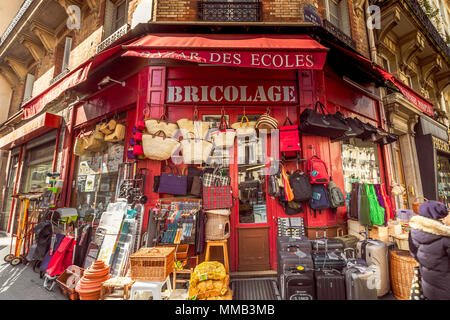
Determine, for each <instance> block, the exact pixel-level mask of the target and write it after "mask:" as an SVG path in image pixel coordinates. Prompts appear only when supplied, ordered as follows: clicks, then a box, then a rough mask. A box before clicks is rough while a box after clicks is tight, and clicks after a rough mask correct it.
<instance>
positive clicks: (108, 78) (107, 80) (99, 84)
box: [97, 76, 125, 89]
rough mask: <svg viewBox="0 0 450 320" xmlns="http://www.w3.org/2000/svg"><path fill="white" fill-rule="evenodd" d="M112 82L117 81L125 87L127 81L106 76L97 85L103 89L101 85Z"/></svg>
mask: <svg viewBox="0 0 450 320" xmlns="http://www.w3.org/2000/svg"><path fill="white" fill-rule="evenodd" d="M110 82H115V83H118V84H120V85H121V86H122V87H125V81H118V80H114V79H112V78H111V77H110V76H106V77H104V78H103V79H102V81H100V82H99V83H98V84H97V85H98V88H99V89H101V87H103V86H105V85H107V84H109V83H110Z"/></svg>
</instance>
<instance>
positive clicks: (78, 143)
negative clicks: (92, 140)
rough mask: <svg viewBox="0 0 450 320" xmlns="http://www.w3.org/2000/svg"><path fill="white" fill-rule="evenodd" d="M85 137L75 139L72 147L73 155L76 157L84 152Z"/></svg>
mask: <svg viewBox="0 0 450 320" xmlns="http://www.w3.org/2000/svg"><path fill="white" fill-rule="evenodd" d="M86 140H87V139H86V137H77V138H75V143H74V146H73V154H74V155H76V156H82V155H83V154H84V151H85V143H86Z"/></svg>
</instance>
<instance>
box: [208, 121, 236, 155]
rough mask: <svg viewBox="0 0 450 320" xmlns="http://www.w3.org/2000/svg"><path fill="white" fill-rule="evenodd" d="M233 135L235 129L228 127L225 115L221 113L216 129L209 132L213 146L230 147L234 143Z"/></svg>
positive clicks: (234, 135)
mask: <svg viewBox="0 0 450 320" xmlns="http://www.w3.org/2000/svg"><path fill="white" fill-rule="evenodd" d="M234 137H236V130H234V129H229V128H228V123H227V120H226V119H225V115H224V114H222V117H221V118H220V124H219V128H218V130H217V131H213V132H212V133H211V140H212V141H213V142H214V147H215V148H222V147H225V148H230V147H232V146H233V145H234Z"/></svg>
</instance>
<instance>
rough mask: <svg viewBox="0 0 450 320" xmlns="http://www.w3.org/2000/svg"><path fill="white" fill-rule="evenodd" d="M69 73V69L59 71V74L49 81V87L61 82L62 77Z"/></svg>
mask: <svg viewBox="0 0 450 320" xmlns="http://www.w3.org/2000/svg"><path fill="white" fill-rule="evenodd" d="M69 72H70V70H69V69H67V68H66V69H64V70H63V71H61V73H60V74H58V75H57V76H56V77H54V78H53V79H52V80H50V85H52V84H54V83H55V82H57V81H58V80H61V79H62V78H64V76H65V75H66V74H68V73H69Z"/></svg>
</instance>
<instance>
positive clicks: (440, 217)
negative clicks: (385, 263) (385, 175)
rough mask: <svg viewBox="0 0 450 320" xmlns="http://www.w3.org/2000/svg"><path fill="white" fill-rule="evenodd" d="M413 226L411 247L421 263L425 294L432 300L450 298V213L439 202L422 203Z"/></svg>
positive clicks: (413, 219)
mask: <svg viewBox="0 0 450 320" xmlns="http://www.w3.org/2000/svg"><path fill="white" fill-rule="evenodd" d="M409 225H410V227H411V233H410V236H409V250H410V252H411V255H412V256H413V257H414V258H415V259H416V260H417V261H418V262H419V264H420V273H421V277H422V288H423V294H424V296H425V298H426V299H430V300H450V215H449V214H448V211H447V207H446V206H445V205H444V204H442V203H440V202H437V201H427V202H424V203H423V204H421V205H420V207H419V215H416V216H413V217H412V218H411V219H410V221H409Z"/></svg>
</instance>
